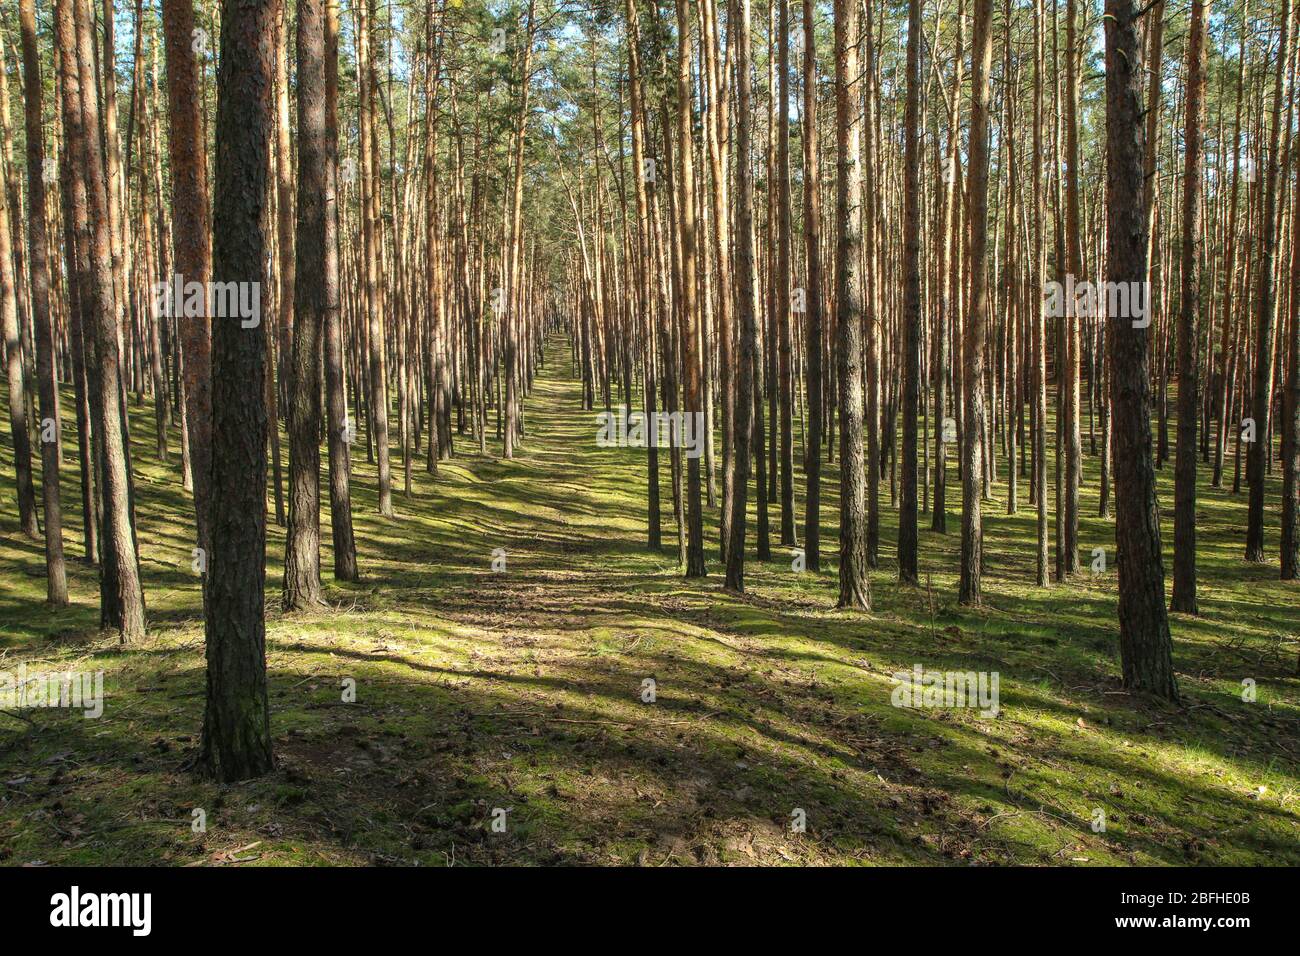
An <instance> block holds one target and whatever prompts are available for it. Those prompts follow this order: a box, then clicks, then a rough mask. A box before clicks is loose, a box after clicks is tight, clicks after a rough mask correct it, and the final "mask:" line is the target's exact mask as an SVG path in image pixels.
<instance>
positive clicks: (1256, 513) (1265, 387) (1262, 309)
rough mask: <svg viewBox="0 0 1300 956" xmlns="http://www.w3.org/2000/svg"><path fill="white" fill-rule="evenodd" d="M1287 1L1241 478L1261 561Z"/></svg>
mask: <svg viewBox="0 0 1300 956" xmlns="http://www.w3.org/2000/svg"><path fill="white" fill-rule="evenodd" d="M1290 28H1291V0H1282V13H1281V20H1280V21H1279V27H1278V29H1279V35H1278V36H1279V39H1278V52H1277V72H1276V73H1275V74H1274V75H1273V125H1272V132H1271V134H1270V136H1269V147H1268V153H1267V157H1266V159H1267V163H1266V166H1265V171H1264V200H1263V210H1262V216H1261V219H1262V226H1261V227H1260V233H1259V261H1258V263H1257V265H1256V276H1257V279H1258V282H1259V285H1258V287H1257V289H1256V294H1255V316H1256V319H1255V322H1256V334H1255V393H1254V404H1253V407H1252V412H1251V414H1252V417H1253V418H1254V419H1255V440H1254V442H1252V443H1251V445H1250V449H1249V452H1248V456H1247V459H1246V479H1247V482H1248V483H1249V485H1250V504H1249V506H1248V508H1247V512H1246V560H1247V561H1254V562H1263V561H1264V478H1265V470H1266V468H1267V464H1268V451H1269V445H1270V444H1271V442H1270V440H1269V436H1270V431H1271V430H1270V428H1269V414H1270V412H1271V411H1272V407H1273V307H1274V303H1273V296H1274V291H1275V290H1274V288H1273V256H1274V247H1275V244H1276V229H1275V227H1274V222H1275V217H1276V215H1277V171H1278V157H1279V155H1280V150H1281V141H1282V102H1283V82H1282V80H1283V77H1284V76H1285V75H1286V71H1287V64H1288V62H1289V61H1288V56H1289V52H1288V51H1289V50H1290V46H1289V45H1288V44H1289V40H1290Z"/></svg>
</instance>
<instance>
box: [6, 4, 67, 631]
mask: <svg viewBox="0 0 1300 956" xmlns="http://www.w3.org/2000/svg"><path fill="white" fill-rule="evenodd" d="M18 22H19V28H20V30H21V32H22V53H23V85H24V104H25V107H26V108H25V111H24V122H25V124H26V127H25V129H26V133H27V196H28V199H27V258H28V262H29V263H30V265H29V268H30V270H31V284H32V294H31V306H32V322H33V324H34V325H35V326H36V330H35V333H36V334H35V338H36V379H37V386H38V388H39V392H40V424H41V428H42V430H44V429H45V427H46V423H47V422H48V423H52V428H53V434H52V436H51V437H50V439H49V440H46V437H45V436H44V435H42V436H41V498H42V504H43V505H44V508H45V599H46V601H48V602H49V603H50V604H52V605H54V606H56V607H60V606H63V605H65V604H67V603H68V578H67V569H66V568H65V566H64V562H63V502H62V497H61V495H60V489H59V392H58V383H57V382H56V381H55V377H54V363H55V355H54V317H53V316H52V315H51V313H50V267H49V252H48V250H49V243H48V237H47V236H46V229H45V180H44V178H43V176H44V170H45V142H44V132H43V131H42V129H41V101H42V99H43V98H44V89H43V88H42V86H41V60H40V51H39V50H38V48H37V45H36V2H35V0H19V4H18ZM7 339H8V336H7V335H6V346H7V345H8V341H7ZM12 374H13V373H12V367H11V370H10V375H11V376H12ZM10 381H11V383H12V378H11V379H10ZM16 441H17V436H15V444H16Z"/></svg>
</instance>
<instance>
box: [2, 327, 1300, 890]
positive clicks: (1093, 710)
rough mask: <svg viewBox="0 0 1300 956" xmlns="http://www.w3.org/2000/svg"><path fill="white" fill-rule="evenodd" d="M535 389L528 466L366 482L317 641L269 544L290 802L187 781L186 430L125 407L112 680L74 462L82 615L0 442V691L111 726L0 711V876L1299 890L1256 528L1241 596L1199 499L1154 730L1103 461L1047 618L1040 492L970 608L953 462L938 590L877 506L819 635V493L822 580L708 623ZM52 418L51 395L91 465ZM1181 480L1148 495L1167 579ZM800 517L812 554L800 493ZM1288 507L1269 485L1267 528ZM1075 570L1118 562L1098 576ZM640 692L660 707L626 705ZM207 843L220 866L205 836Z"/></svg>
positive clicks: (1231, 530)
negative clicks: (383, 505) (1070, 876)
mask: <svg viewBox="0 0 1300 956" xmlns="http://www.w3.org/2000/svg"><path fill="white" fill-rule="evenodd" d="M548 359H549V364H548V365H547V366H546V367H545V368H544V369H543V370H542V373H541V375H540V377H539V380H538V382H537V384H536V387H535V389H534V391H533V394H532V395H531V397H530V398H529V399H528V402H527V404H526V428H527V432H528V434H527V438H526V442H525V450H524V451H523V453H522V455H521V456H520V457H519V458H518V459H517V460H515V461H500V460H495V459H490V458H483V457H479V456H478V455H477V443H476V442H475V441H474V440H473V439H471V438H469V437H467V436H457V448H456V451H457V457H456V458H455V459H454V460H452V461H449V462H444V463H442V464H441V465H440V466H439V472H438V475H437V477H436V478H433V477H431V476H429V475H427V474H426V473H425V472H424V470H423V467H422V463H423V459H422V457H421V458H419V459H417V462H418V463H417V465H416V467H415V470H414V489H413V493H412V494H411V495H410V496H407V495H404V494H403V493H402V477H401V469H400V461H395V465H394V503H395V506H396V510H397V517H396V518H394V519H389V520H385V519H381V518H380V517H379V516H378V514H377V508H376V495H375V477H374V467H373V465H368V464H367V463H366V461H365V455H364V451H363V449H364V446H363V445H359V446H358V447H357V451H356V455H355V458H354V473H353V502H354V513H355V519H356V531H357V542H358V551H359V554H358V557H359V561H360V566H361V568H362V572H363V577H364V579H363V581H362V582H361V583H359V584H356V585H338V584H336V583H334V582H333V579H332V575H331V574H330V570H329V569H330V568H331V567H332V563H331V562H332V556H331V554H330V537H329V523H328V522H329V516H328V512H327V513H326V514H325V515H323V517H322V530H323V539H324V543H323V554H322V564H323V568H324V576H325V580H326V586H327V593H328V598H329V601H330V603H331V609H330V610H329V611H327V612H321V613H316V614H310V615H293V616H290V615H284V614H282V613H281V612H280V610H279V594H280V577H281V568H282V560H283V552H284V533H283V529H281V528H277V527H275V525H274V521H273V520H272V522H271V528H270V533H269V538H268V546H267V554H268V581H267V591H266V603H267V614H268V620H267V667H268V672H269V682H270V701H271V710H272V713H271V729H272V733H273V737H274V747H275V753H276V759H277V763H278V769H277V771H276V772H275V773H274V774H273V775H272V776H270V777H267V778H265V779H261V780H258V781H254V782H250V783H246V784H242V785H237V786H217V785H215V784H213V783H210V782H207V781H204V780H200V779H196V778H195V777H193V776H192V775H190V774H188V773H187V772H185V771H184V769H183V766H184V764H185V761H186V758H187V757H188V756H189V755H190V754H191V753H192V751H193V749H194V748H195V745H196V743H197V739H198V730H199V727H200V723H201V720H202V712H203V693H204V659H203V628H202V621H201V613H200V611H201V608H200V590H199V586H198V581H197V579H196V577H195V575H194V574H193V573H192V572H191V547H192V534H193V531H192V527H193V522H192V515H191V508H190V503H189V497H188V495H187V494H186V493H185V492H184V491H183V489H182V488H181V484H180V481H179V478H178V477H177V473H178V466H177V465H176V461H177V456H178V454H179V452H178V449H179V445H178V443H177V434H176V432H175V431H174V430H173V433H172V449H173V463H172V464H171V465H169V466H164V465H161V464H159V462H158V461H157V459H156V455H155V453H154V447H153V445H154V442H153V417H152V415H153V412H152V408H151V407H150V406H149V405H148V404H147V403H146V404H143V405H136V404H133V406H132V416H133V428H132V434H133V446H132V448H133V455H134V463H135V469H136V494H137V507H138V520H139V541H140V547H141V552H142V561H143V573H144V582H145V586H146V595H147V605H148V612H149V614H148V619H149V624H150V634H149V637H148V639H147V640H146V641H145V642H144V643H142V644H140V645H139V646H132V647H126V648H123V647H119V646H118V645H117V644H116V642H115V641H114V640H111V639H107V638H106V637H105V636H104V635H101V634H100V633H98V631H97V623H98V604H97V585H96V577H95V572H94V569H93V568H91V567H89V566H87V565H86V564H84V563H83V562H82V561H81V560H80V559H81V557H82V554H83V550H82V541H81V515H80V508H79V502H80V496H79V492H78V491H77V479H76V464H75V461H74V460H73V454H69V455H68V458H67V464H66V465H65V468H64V471H63V475H64V487H63V491H64V497H63V500H64V508H65V539H66V541H67V547H68V554H69V578H70V582H69V583H70V589H71V593H72V605H71V607H69V608H67V609H64V610H59V611H52V610H50V609H49V608H48V607H46V606H44V604H43V598H44V580H43V574H44V562H43V558H42V550H41V546H40V544H39V543H37V542H31V541H28V540H25V539H23V538H22V537H21V536H20V535H19V533H18V527H17V522H16V520H15V512H16V506H15V503H14V485H13V477H12V476H13V469H12V443H11V441H10V437H9V434H8V429H7V428H5V429H4V431H5V434H4V437H3V444H0V671H4V672H10V673H15V672H17V671H18V669H19V667H20V665H25V666H26V668H27V671H28V672H29V673H30V672H33V671H66V670H79V671H101V670H102V671H103V672H104V711H103V715H102V717H100V718H99V719H88V718H86V717H84V716H83V715H82V713H81V712H80V711H73V710H68V709H31V710H25V711H22V712H21V716H15V715H14V714H13V713H12V712H11V713H9V714H0V863H4V864H9V865H17V864H36V863H48V864H77V863H95V864H108V863H117V864H172V865H203V864H215V865H277V864H280V865H282V864H366V863H378V864H414V863H419V864H423V865H437V866H441V865H446V864H470V865H475V864H494V863H495V864H563V863H580V864H644V865H652V866H661V865H688V864H713V863H723V864H799V863H808V864H846V863H864V864H909V863H910V864H1011V863H1016V864H1059V865H1071V866H1087V865H1097V864H1157V865H1159V864H1172V865H1191V864H1245V865H1291V866H1295V865H1300V677H1298V676H1297V657H1298V652H1300V645H1298V641H1300V591H1298V590H1297V588H1296V586H1295V585H1294V583H1292V584H1289V585H1286V584H1283V583H1281V582H1279V581H1278V580H1277V578H1278V570H1277V564H1276V558H1275V556H1276V553H1277V522H1276V515H1277V513H1278V512H1277V509H1276V508H1275V507H1273V506H1272V505H1270V507H1269V509H1268V514H1269V520H1270V524H1271V526H1270V528H1269V533H1268V537H1267V542H1268V553H1269V554H1270V555H1271V556H1274V557H1273V561H1272V563H1270V564H1267V565H1249V564H1246V563H1245V562H1244V561H1242V560H1241V552H1242V541H1243V536H1244V525H1245V515H1246V502H1245V496H1244V494H1243V495H1235V496H1234V495H1232V494H1231V493H1229V492H1227V491H1216V490H1213V489H1211V488H1210V487H1209V477H1208V470H1209V469H1208V468H1207V467H1205V466H1202V468H1201V472H1200V473H1201V479H1202V480H1201V489H1200V495H1201V497H1200V500H1199V502H1198V510H1199V513H1200V521H1199V534H1200V541H1199V549H1200V552H1199V560H1200V582H1201V584H1200V603H1201V609H1202V615H1201V616H1200V617H1199V618H1189V617H1185V616H1174V618H1173V635H1174V662H1175V665H1176V668H1177V672H1178V680H1179V685H1180V689H1181V692H1182V703H1181V704H1180V705H1178V706H1168V705H1163V704H1159V703H1154V702H1151V701H1148V700H1143V699H1138V698H1135V697H1133V696H1130V695H1128V694H1127V693H1125V692H1124V691H1123V690H1122V688H1121V687H1120V682H1119V667H1118V648H1117V639H1118V626H1117V622H1116V578H1115V572H1114V558H1113V550H1114V533H1113V528H1112V527H1111V523H1110V522H1109V521H1107V520H1101V519H1098V518H1095V517H1092V516H1093V515H1095V514H1096V511H1097V499H1096V486H1097V485H1096V473H1095V468H1096V460H1095V459H1094V458H1088V459H1087V464H1088V467H1089V469H1090V470H1089V471H1088V472H1087V474H1086V476H1085V478H1086V483H1085V488H1084V494H1083V505H1082V510H1083V514H1084V518H1083V520H1082V521H1081V548H1082V552H1083V555H1084V569H1085V571H1084V574H1083V575H1080V576H1079V577H1077V578H1075V579H1073V580H1070V581H1068V582H1067V583H1063V584H1058V585H1055V586H1053V587H1051V588H1048V589H1042V588H1037V587H1035V586H1033V584H1032V582H1033V576H1034V569H1033V562H1034V553H1035V546H1034V534H1035V532H1034V527H1035V525H1034V512H1033V509H1032V508H1031V507H1030V506H1029V505H1028V497H1027V494H1028V483H1027V482H1026V481H1022V482H1021V485H1020V488H1021V498H1020V501H1021V506H1020V513H1019V514H1018V515H1015V516H1006V515H1005V514H1003V513H1002V512H1003V511H1005V494H1006V485H1005V483H1003V482H1000V483H999V484H997V485H996V486H995V488H994V492H995V496H996V497H998V498H999V499H1001V500H1000V502H999V503H998V504H992V505H989V506H987V508H986V519H985V528H986V532H985V533H986V538H985V541H986V562H987V571H986V574H985V577H984V584H985V589H986V601H985V605H984V606H983V607H982V608H979V609H969V608H962V607H959V606H958V605H957V602H956V571H957V567H958V548H959V539H958V533H957V532H958V529H959V517H960V516H959V512H958V508H959V505H960V491H959V486H958V484H957V482H956V478H955V471H954V470H953V469H952V466H951V463H950V470H949V488H950V490H949V502H950V508H951V509H952V511H951V514H950V516H949V533H948V534H946V535H940V534H935V533H933V532H931V531H930V530H929V516H928V515H926V516H923V518H922V528H923V530H922V532H921V567H922V580H923V581H924V582H926V583H925V584H924V585H923V586H922V587H920V588H914V587H900V586H899V585H898V583H897V582H896V580H895V574H894V571H893V561H894V549H893V542H894V540H895V528H896V513H895V512H894V511H893V510H892V509H890V508H889V507H888V503H889V498H888V483H887V482H886V483H885V484H884V486H883V489H882V493H883V494H884V502H883V505H884V507H883V509H882V511H883V515H882V529H881V542H882V549H881V552H882V553H881V568H880V569H879V570H878V571H876V572H873V574H872V577H871V583H872V591H873V597H874V600H875V607H874V610H872V611H871V612H870V613H848V612H841V611H836V610H834V608H833V605H834V601H835V596H836V593H837V584H836V571H835V563H836V562H835V551H836V549H837V545H836V542H837V540H838V538H837V532H836V514H837V500H836V490H837V479H836V473H835V468H834V467H833V466H831V467H829V469H828V470H827V474H826V480H825V482H824V485H823V487H824V488H825V501H824V502H823V506H824V512H823V530H822V540H823V551H824V557H823V565H824V569H823V570H822V571H821V572H819V573H814V572H803V573H798V572H796V571H794V570H793V569H792V555H791V552H790V549H787V548H774V556H773V561H772V562H771V563H768V564H760V563H759V562H757V561H754V560H752V559H751V560H750V561H749V562H748V563H747V582H748V589H749V590H748V593H747V594H746V595H744V596H736V595H733V594H729V593H726V592H725V591H724V590H723V588H722V576H723V575H722V568H721V565H720V564H719V562H718V560H717V541H716V512H715V511H714V510H713V509H706V518H707V520H708V522H709V526H710V527H709V530H708V535H707V539H706V545H707V556H708V558H709V570H710V574H709V576H708V577H707V578H706V579H704V580H694V581H687V580H684V579H683V577H682V575H681V573H680V571H679V569H678V567H677V565H676V532H675V528H674V527H673V525H672V520H671V509H670V508H669V510H668V514H667V515H666V518H665V522H664V530H665V536H664V542H665V549H664V551H663V552H662V553H651V552H649V551H648V550H647V548H646V547H645V544H644V541H645V455H644V452H641V451H636V450H632V449H620V448H598V447H597V446H596V442H595V435H596V427H597V426H596V422H595V416H594V415H593V414H592V413H590V412H583V411H581V406H580V389H579V385H578V383H577V382H576V381H575V379H574V377H573V375H572V370H571V368H570V363H569V358H568V355H567V353H566V352H565V350H564V346H563V344H562V343H560V342H559V341H555V342H552V343H551V348H550V350H549V353H548ZM71 410H72V403H71V401H70V396H69V400H65V403H64V413H65V417H66V418H67V419H68V421H67V422H66V423H65V431H64V434H65V435H66V436H68V440H69V450H70V452H72V453H75V437H74V436H75V429H74V427H73V426H72V423H71V415H70V413H71ZM1085 423H1086V419H1085ZM797 427H798V426H797V425H796V429H797ZM393 434H394V435H395V434H396V432H395V431H394V432H393ZM796 436H797V432H796ZM1086 447H1087V440H1086V438H1085V448H1086ZM399 457H400V456H399ZM1172 470H1173V469H1172V464H1170V465H1167V466H1166V467H1165V469H1164V470H1163V472H1162V473H1161V474H1160V482H1161V501H1162V505H1163V507H1164V519H1165V521H1164V542H1165V547H1166V571H1168V568H1169V567H1170V565H1169V561H1170V560H1171V557H1170V549H1171V547H1172V528H1171V526H1170V519H1171V518H1172ZM796 471H797V472H798V469H796ZM662 474H663V487H664V488H665V495H664V498H665V502H668V501H669V500H670V499H669V496H668V493H667V489H668V488H669V487H670V483H669V477H668V470H667V468H666V467H664V469H663V472H662ZM1003 477H1005V476H1003ZM1230 478H1231V476H1230V475H1229V480H1230ZM798 492H799V495H798V501H799V507H800V521H799V527H800V534H801V535H802V527H803V521H802V500H803V498H802V482H800V487H799V488H798ZM1278 494H1279V481H1278V479H1277V478H1276V476H1275V477H1274V478H1273V479H1271V483H1270V486H1269V495H1270V498H1269V501H1270V502H1272V503H1273V504H1275V503H1276V502H1277V501H1278ZM38 499H39V491H38ZM327 505H328V501H326V506H327ZM777 517H778V515H777V511H776V510H774V511H773V529H774V541H775V529H776V527H777V524H778V522H777ZM751 541H752V538H751ZM1094 547H1102V548H1105V549H1106V550H1107V553H1108V564H1109V568H1108V570H1107V571H1106V573H1104V574H1101V575H1096V576H1094V575H1092V574H1091V572H1090V571H1089V570H1088V567H1089V562H1090V557H1089V555H1090V554H1091V551H1092V549H1093V548H1094ZM496 549H504V550H505V553H506V569H505V570H504V572H501V573H497V572H494V571H493V570H492V567H491V564H492V559H493V552H494V550H496ZM916 664H920V665H922V666H923V667H924V668H925V669H926V670H928V671H929V670H938V671H996V672H997V673H998V675H999V679H1000V702H999V704H1000V709H999V713H998V714H997V716H996V717H993V718H986V717H982V716H980V713H979V712H978V711H977V710H973V709H963V708H925V709H905V708H898V707H894V706H892V704H891V694H892V691H893V690H894V687H895V686H896V683H897V682H896V681H895V680H894V679H893V678H892V677H891V675H893V674H894V673H896V672H900V671H910V670H912V668H913V666H914V665H916ZM349 678H350V679H351V680H353V681H355V690H356V694H355V702H352V703H348V702H345V701H344V700H343V697H344V687H345V686H347V681H348V679H349ZM647 679H651V680H653V681H654V682H655V692H656V693H655V700H654V701H653V702H645V701H643V699H642V697H643V687H644V686H645V684H644V681H646V680H647ZM1247 679H1249V680H1251V681H1254V682H1255V690H1256V693H1257V696H1256V698H1255V699H1254V700H1253V701H1248V700H1244V699H1243V680H1247ZM1245 696H1249V695H1245ZM196 809H199V810H202V811H203V814H202V816H203V818H204V819H205V822H206V832H195V830H196V827H195V826H194V821H195V820H196V819H198V815H197V814H196V813H195V810H196ZM500 811H505V812H504V815H503V814H502V813H500ZM798 811H802V816H803V818H804V819H806V832H803V833H799V832H796V830H795V828H794V823H795V822H796V821H797V820H798V819H799V818H800V814H799V813H798ZM1103 814H1104V829H1098V828H1097V824H1099V823H1101V821H1102V819H1103V817H1102V815H1103ZM501 819H504V821H505V825H504V832H498V829H499V828H494V826H493V822H494V820H501Z"/></svg>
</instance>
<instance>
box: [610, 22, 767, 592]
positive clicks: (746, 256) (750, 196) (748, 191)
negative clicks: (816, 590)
mask: <svg viewBox="0 0 1300 956" xmlns="http://www.w3.org/2000/svg"><path fill="white" fill-rule="evenodd" d="M632 3H633V0H628V4H629V6H631V4H632ZM733 15H734V16H735V17H736V22H735V23H734V24H733V27H732V29H733V30H734V31H735V33H734V34H733V35H734V36H735V41H734V42H735V44H736V106H737V111H736V204H737V205H736V312H735V315H736V323H737V325H738V331H739V341H738V343H737V344H738V346H739V349H738V362H739V364H738V367H737V370H736V374H735V375H734V376H733V378H734V379H735V387H736V402H735V411H734V413H733V414H734V423H733V424H734V427H735V448H734V450H733V452H732V459H731V461H732V467H733V469H734V474H733V477H732V486H731V523H730V525H729V526H728V529H727V530H728V532H729V533H730V535H731V540H730V541H729V542H728V543H727V587H728V588H730V589H731V590H733V591H738V592H739V591H744V590H745V517H746V516H745V504H746V498H747V496H748V494H749V462H750V455H751V454H752V443H751V441H750V438H751V435H752V433H753V432H754V430H755V429H754V414H755V410H756V408H757V407H758V406H756V402H755V394H754V370H755V365H756V356H755V349H754V345H755V340H756V339H757V338H758V324H757V318H756V316H755V308H754V306H755V297H754V169H753V166H752V165H751V157H750V151H751V150H752V148H753V115H752V113H751V109H752V101H753V96H752V83H751V79H750V45H751V33H750V0H735V7H734V10H733ZM759 461H760V464H761V461H762V459H761V456H760V459H759ZM759 485H760V487H759V494H762V487H761V485H762V482H761V479H760V482H759Z"/></svg>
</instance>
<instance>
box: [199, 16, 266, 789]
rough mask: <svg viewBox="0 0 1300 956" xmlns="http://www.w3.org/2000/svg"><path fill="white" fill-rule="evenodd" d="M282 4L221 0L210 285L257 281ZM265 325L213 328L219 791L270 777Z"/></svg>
mask: <svg viewBox="0 0 1300 956" xmlns="http://www.w3.org/2000/svg"><path fill="white" fill-rule="evenodd" d="M277 9H278V7H277V4H276V3H275V0H223V2H222V5H221V58H220V67H219V70H218V74H217V129H216V132H217V136H216V142H217V155H216V166H215V177H216V182H215V187H214V188H215V197H214V203H213V223H212V225H213V231H212V235H213V249H212V275H213V280H214V281H215V282H241V283H242V282H261V281H262V271H263V264H264V263H265V261H266V255H267V228H268V223H267V218H268V210H267V199H268V197H267V189H268V182H267V179H268V171H269V161H270V150H271V136H272V116H273V113H272V111H273V108H274V106H273V103H272V87H273V78H274V72H275V64H274V61H273V56H274V50H275V44H274V42H273V32H274V30H275V19H276V13H277ZM269 374H270V369H269V367H268V349H267V328H266V323H264V322H262V321H261V316H258V322H257V324H256V325H254V326H253V327H251V328H245V327H244V326H243V323H242V322H239V321H235V320H232V319H229V318H224V319H218V320H217V321H215V322H214V323H213V329H212V385H213V389H212V494H211V512H210V529H211V535H212V551H211V554H210V556H209V568H208V601H207V629H206V633H207V663H208V679H207V709H206V711H205V713H204V716H203V740H202V745H201V752H200V756H199V766H200V767H201V768H202V769H203V770H205V771H206V772H207V773H209V774H211V775H212V776H213V777H215V778H216V779H217V780H219V781H221V782H223V783H229V782H232V781H237V780H246V779H249V778H251V777H258V776H261V775H262V774H265V773H269V772H270V771H271V770H272V769H273V760H272V757H271V723H270V713H269V708H268V705H267V695H266V621H265V618H264V602H263V588H264V586H265V583H266V491H267V487H266V485H267V479H266V471H267V468H266V447H267V427H268V423H267V407H266V403H265V395H266V386H267V376H268V375H269Z"/></svg>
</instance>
